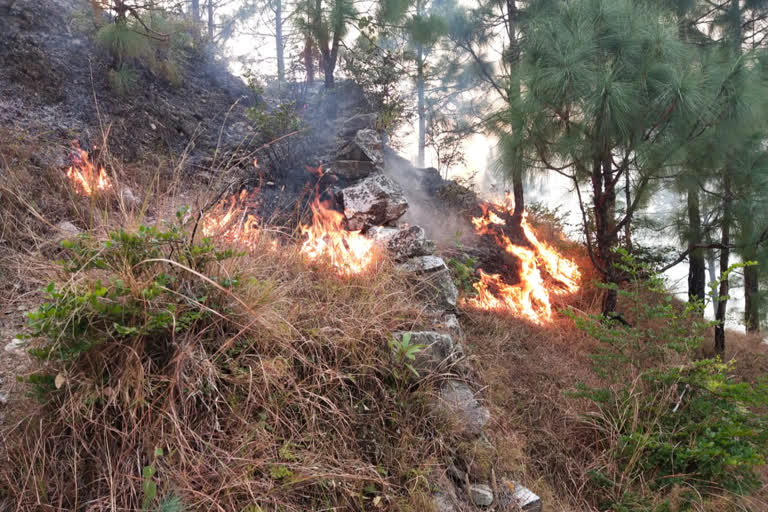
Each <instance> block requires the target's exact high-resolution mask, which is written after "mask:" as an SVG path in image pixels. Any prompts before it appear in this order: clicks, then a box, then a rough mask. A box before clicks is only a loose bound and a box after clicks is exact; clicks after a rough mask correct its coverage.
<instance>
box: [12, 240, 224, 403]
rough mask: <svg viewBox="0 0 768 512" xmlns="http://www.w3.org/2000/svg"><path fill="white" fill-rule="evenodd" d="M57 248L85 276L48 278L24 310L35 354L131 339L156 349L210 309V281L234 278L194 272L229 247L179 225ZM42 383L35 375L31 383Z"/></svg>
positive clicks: (71, 355) (67, 266)
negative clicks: (193, 238)
mask: <svg viewBox="0 0 768 512" xmlns="http://www.w3.org/2000/svg"><path fill="white" fill-rule="evenodd" d="M62 246H63V247H64V248H65V249H66V250H67V253H68V257H67V258H66V259H64V260H63V261H62V262H61V265H62V268H63V269H64V270H65V272H67V273H68V274H70V275H71V276H83V275H85V276H89V277H88V278H86V279H77V280H74V279H73V280H72V281H69V282H67V284H65V285H63V286H57V285H55V284H53V283H51V284H49V285H48V287H47V288H46V290H45V294H46V298H47V302H45V303H44V304H42V305H41V306H40V307H39V308H38V309H37V310H36V311H34V312H32V313H30V314H29V327H30V332H29V334H28V335H27V337H33V338H39V339H41V340H43V341H44V343H42V344H41V345H40V346H38V347H37V348H34V349H32V350H31V351H30V353H32V354H33V355H34V356H36V357H38V358H41V359H57V360H61V361H63V362H65V363H72V362H74V361H75V360H77V358H78V357H80V356H81V355H83V354H86V353H88V352H89V351H90V350H92V349H94V348H96V347H98V346H101V345H105V344H110V343H117V344H120V343H133V342H135V341H136V340H141V341H142V344H143V345H144V347H145V348H146V349H147V350H149V351H151V352H153V353H158V354H162V353H164V352H165V351H166V350H167V345H168V343H169V341H170V340H172V339H174V337H175V336H178V335H179V334H181V333H184V332H188V331H190V330H194V329H195V328H196V327H197V326H198V324H199V322H200V321H201V320H204V319H205V318H207V317H209V316H210V315H211V310H210V309H209V308H210V306H211V305H212V303H213V297H214V296H216V295H218V294H220V293H219V288H218V287H221V288H227V287H232V286H237V284H238V280H237V279H236V278H235V277H234V276H227V277H226V279H224V278H222V279H219V282H218V283H216V284H215V285H214V284H213V283H212V282H209V281H208V280H204V279H199V278H197V277H196V276H195V275H194V274H193V272H196V271H204V270H205V269H207V267H208V266H209V265H210V264H211V263H213V262H222V261H224V260H226V259H229V258H231V257H233V256H234V255H235V253H234V252H233V251H231V250H225V251H218V250H216V249H215V247H214V246H213V244H212V243H211V241H210V240H208V239H203V240H202V241H201V242H200V243H191V242H189V241H188V240H186V238H185V232H184V230H183V229H182V228H181V227H180V226H172V227H170V228H168V229H166V230H159V229H158V228H156V227H147V226H141V227H139V229H138V230H137V231H136V232H127V231H124V230H120V231H115V232H112V233H110V235H109V238H108V239H107V240H105V241H104V242H102V243H97V242H95V241H94V240H92V239H91V238H90V237H89V236H87V235H80V236H79V237H78V238H77V239H76V240H74V241H64V242H62ZM104 371H106V369H105V370H104ZM48 383H49V382H48V379H47V378H46V379H43V377H39V378H38V382H37V387H38V388H41V387H42V386H43V385H46V386H47V384H48Z"/></svg>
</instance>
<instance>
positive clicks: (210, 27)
mask: <svg viewBox="0 0 768 512" xmlns="http://www.w3.org/2000/svg"><path fill="white" fill-rule="evenodd" d="M208 38H209V39H210V40H211V41H213V0H208Z"/></svg>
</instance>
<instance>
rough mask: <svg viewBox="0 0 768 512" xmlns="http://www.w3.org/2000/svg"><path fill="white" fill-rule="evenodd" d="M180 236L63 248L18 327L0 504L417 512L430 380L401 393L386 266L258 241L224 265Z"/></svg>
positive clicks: (401, 319)
mask: <svg viewBox="0 0 768 512" xmlns="http://www.w3.org/2000/svg"><path fill="white" fill-rule="evenodd" d="M187 236H188V232H187V231H185V230H183V229H179V228H168V229H166V230H162V231H158V230H157V229H155V228H143V229H141V230H139V231H138V232H121V231H118V232H115V233H113V234H112V236H111V237H110V239H109V241H108V242H107V243H106V244H105V243H104V240H102V239H100V237H98V236H94V237H93V238H79V239H78V240H77V241H74V242H73V243H71V244H68V247H69V249H68V258H67V262H68V263H67V264H66V265H65V269H64V270H62V272H61V274H60V276H59V279H57V282H58V284H57V285H56V286H55V287H52V288H49V290H48V293H49V302H48V304H49V305H44V306H42V307H41V308H40V310H39V311H38V313H36V314H35V316H34V317H33V326H34V328H35V329H36V332H35V335H36V336H37V337H36V340H37V342H36V354H37V355H38V356H40V357H42V358H43V359H44V360H45V361H47V362H46V363H45V364H44V368H43V371H42V372H41V373H39V374H37V375H35V376H32V377H31V379H30V384H31V385H32V386H33V389H35V390H36V393H37V395H38V397H39V398H41V399H42V400H44V402H45V403H44V405H42V406H41V408H40V409H39V410H38V411H37V412H35V413H33V414H28V416H27V417H26V418H23V419H21V420H20V421H19V423H18V424H17V426H16V427H15V429H14V430H13V431H12V432H10V433H9V434H8V435H7V436H6V437H5V438H4V441H3V448H4V453H5V456H6V457H7V460H4V461H3V464H2V466H3V468H4V469H3V470H0V482H1V483H0V496H2V495H5V497H6V499H8V500H10V501H11V502H12V503H18V504H19V507H20V509H30V510H31V509H34V508H35V507H37V506H44V507H52V508H56V509H67V510H76V509H82V508H88V509H112V510H119V509H131V510H136V509H139V508H142V507H143V508H145V509H147V508H153V507H155V506H156V505H159V504H161V503H165V504H168V503H173V502H178V503H183V504H184V505H185V506H186V507H187V508H188V509H189V510H227V511H228V510H260V509H263V510H278V509H280V510H310V509H318V508H326V507H327V508H341V509H347V510H348V509H358V508H362V507H365V508H368V507H373V506H374V504H377V503H378V504H381V506H385V505H386V506H387V507H389V508H392V509H399V510H408V509H409V508H408V507H409V506H410V505H409V503H419V502H420V500H423V497H422V496H423V495H425V493H428V492H429V489H428V487H426V484H425V482H426V480H425V478H424V476H425V475H427V474H429V473H430V471H432V470H433V469H434V467H435V466H436V464H437V461H438V460H439V455H440V452H441V450H442V448H441V441H440V438H439V436H437V435H436V434H435V432H436V430H435V425H434V421H435V420H434V418H432V417H431V414H430V413H429V412H428V410H427V408H426V402H427V400H426V394H425V393H426V392H427V391H428V390H429V385H428V376H423V377H424V378H427V380H426V381H424V382H422V386H420V387H418V389H419V390H418V391H417V387H414V386H413V384H414V383H413V382H410V381H403V380H402V375H406V373H407V372H398V371H396V370H397V368H395V366H394V363H393V359H392V355H391V352H390V349H389V347H388V344H387V340H388V338H389V336H390V333H391V332H393V331H396V330H400V329H408V328H412V327H413V326H414V324H416V323H418V321H419V308H418V307H416V305H415V304H413V303H412V302H411V297H412V293H411V292H410V291H409V286H408V285H407V284H406V283H405V282H403V281H402V280H401V279H400V278H398V277H397V276H396V275H395V274H394V273H393V272H392V271H391V269H389V268H388V267H386V266H385V267H382V268H379V269H378V270H377V271H376V272H373V273H366V274H363V275H361V276H359V277H354V276H353V277H351V278H340V277H338V276H337V275H336V274H335V273H334V272H330V273H327V272H326V273H322V272H321V273H318V272H315V271H312V270H311V269H309V268H308V267H307V266H306V265H305V264H304V262H303V258H302V256H301V254H300V251H299V250H298V249H297V248H289V247H283V248H282V250H281V251H279V252H275V251H273V250H272V248H271V244H270V243H269V240H268V238H267V237H261V238H258V239H256V240H255V241H254V242H253V244H252V245H251V247H250V250H249V251H248V254H247V255H241V256H237V255H235V254H233V253H231V252H229V251H228V250H226V249H225V248H216V247H214V246H213V245H210V244H208V243H207V242H202V243H198V244H190V243H189V242H187V241H186V240H187V238H186V237H187ZM397 375H400V376H401V377H397ZM155 488H156V490H151V491H150V489H155ZM0 503H2V499H0ZM248 507H251V508H248ZM258 507H261V508H258Z"/></svg>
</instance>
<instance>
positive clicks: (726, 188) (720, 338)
mask: <svg viewBox="0 0 768 512" xmlns="http://www.w3.org/2000/svg"><path fill="white" fill-rule="evenodd" d="M720 243H721V245H722V247H723V248H722V249H720V276H721V281H720V289H719V290H718V292H717V293H718V299H719V300H718V301H717V308H716V309H715V321H716V322H717V324H716V325H715V353H716V354H719V355H721V356H722V355H724V354H725V313H726V308H727V306H728V299H727V296H728V288H729V286H728V277H727V276H725V277H724V274H725V273H726V272H727V271H728V263H729V259H730V255H731V251H730V249H728V246H729V245H730V243H731V182H730V179H729V178H728V174H727V170H726V175H725V176H724V177H723V220H722V225H721V227H720Z"/></svg>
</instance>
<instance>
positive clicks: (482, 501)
mask: <svg viewBox="0 0 768 512" xmlns="http://www.w3.org/2000/svg"><path fill="white" fill-rule="evenodd" d="M469 496H470V498H472V503H474V504H475V505H477V506H478V507H490V506H491V504H492V503H493V490H492V489H491V488H490V487H489V486H487V485H485V484H472V485H470V486H469Z"/></svg>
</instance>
